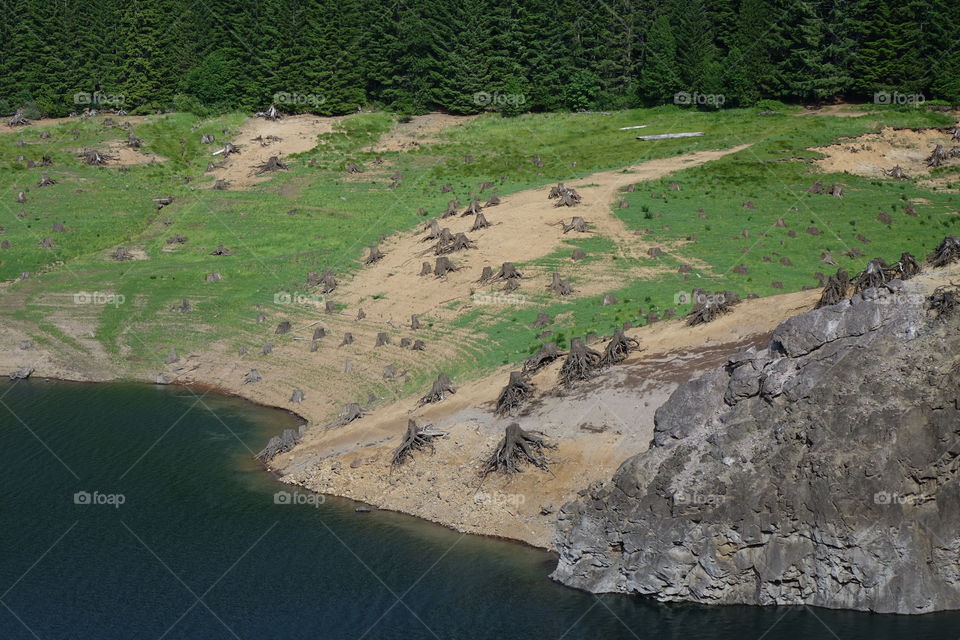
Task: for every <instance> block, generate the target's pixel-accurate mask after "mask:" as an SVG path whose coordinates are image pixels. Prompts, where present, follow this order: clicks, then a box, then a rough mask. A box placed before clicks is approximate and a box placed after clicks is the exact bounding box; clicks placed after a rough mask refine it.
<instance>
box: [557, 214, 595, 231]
mask: <svg viewBox="0 0 960 640" xmlns="http://www.w3.org/2000/svg"><path fill="white" fill-rule="evenodd" d="M560 224H562V225H563V232H564V233H567V232H569V231H576V232H578V233H589V231H590V229H589V228H588V227H587V221H586V220H584V219H583V218H581V217H580V216H573V219H572V220H571V221H570V224H567V223H565V222H561V223H560Z"/></svg>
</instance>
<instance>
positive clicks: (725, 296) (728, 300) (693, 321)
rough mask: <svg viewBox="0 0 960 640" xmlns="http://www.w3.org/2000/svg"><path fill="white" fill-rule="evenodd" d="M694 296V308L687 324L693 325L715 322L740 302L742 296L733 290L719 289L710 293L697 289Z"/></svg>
mask: <svg viewBox="0 0 960 640" xmlns="http://www.w3.org/2000/svg"><path fill="white" fill-rule="evenodd" d="M694 296H695V300H694V305H693V310H692V311H690V313H689V314H688V315H687V325H688V326H691V327H693V326H696V325H698V324H706V323H708V322H713V321H714V320H716V319H717V318H719V317H720V316H722V315H724V314H726V313H729V312H730V310H731V309H732V308H733V307H734V306H736V305H737V304H739V303H740V297H739V296H738V295H737V294H735V293H733V292H732V291H718V292H717V293H713V294H710V293H707V292H706V291H703V290H702V289H697V290H696V291H694Z"/></svg>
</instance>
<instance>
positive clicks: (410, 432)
mask: <svg viewBox="0 0 960 640" xmlns="http://www.w3.org/2000/svg"><path fill="white" fill-rule="evenodd" d="M445 435H447V432H446V431H438V430H436V429H434V427H433V425H432V424H428V425H424V426H422V427H421V426H418V425H417V423H416V422H415V421H414V420H413V419H412V418H410V419H409V420H407V432H406V433H405V434H404V436H403V440H401V441H400V446H398V447H397V448H396V449H394V450H393V457H392V458H391V460H390V466H391V467H399V466H401V465H402V464H403V463H404V462H406V461H407V460H411V459H413V453H414V452H415V451H423V450H425V449H428V448H429V449H430V452H431V453H433V452H434V451H435V447H434V444H433V441H434V440H435V439H436V438H441V437H443V436H445Z"/></svg>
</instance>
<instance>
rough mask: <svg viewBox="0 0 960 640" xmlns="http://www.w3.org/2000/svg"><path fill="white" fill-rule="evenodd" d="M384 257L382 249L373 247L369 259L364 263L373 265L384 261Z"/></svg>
mask: <svg viewBox="0 0 960 640" xmlns="http://www.w3.org/2000/svg"><path fill="white" fill-rule="evenodd" d="M383 257H384V254H383V252H382V251H380V247H378V246H377V245H373V246H371V247H370V255H368V256H367V259H366V260H364V261H363V264H373V263H374V262H378V261H380V260H382V259H383Z"/></svg>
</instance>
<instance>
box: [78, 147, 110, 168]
mask: <svg viewBox="0 0 960 640" xmlns="http://www.w3.org/2000/svg"><path fill="white" fill-rule="evenodd" d="M112 159H113V157H112V156H109V155H107V154H106V153H103V152H101V151H97V150H96V149H84V150H83V151H82V152H81V153H80V160H81V162H83V164H86V165H89V166H91V167H102V166H104V165H106V164H107V162H109V161H110V160H112Z"/></svg>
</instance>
